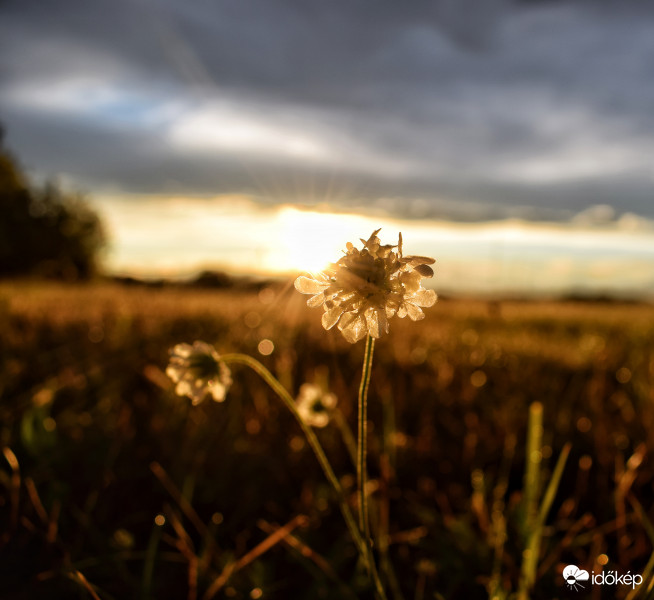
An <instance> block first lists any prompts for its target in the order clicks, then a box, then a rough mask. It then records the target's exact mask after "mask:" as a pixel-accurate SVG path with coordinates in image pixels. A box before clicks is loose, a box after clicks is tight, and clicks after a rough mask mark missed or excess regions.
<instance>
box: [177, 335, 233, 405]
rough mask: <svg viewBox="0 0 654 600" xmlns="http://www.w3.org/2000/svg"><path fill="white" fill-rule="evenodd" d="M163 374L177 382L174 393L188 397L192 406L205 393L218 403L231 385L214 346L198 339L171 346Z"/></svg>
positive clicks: (225, 366) (200, 400)
mask: <svg viewBox="0 0 654 600" xmlns="http://www.w3.org/2000/svg"><path fill="white" fill-rule="evenodd" d="M166 375H168V377H170V378H171V379H172V380H173V382H174V383H176V384H177V385H176V386H175V392H176V393H177V394H178V395H180V396H188V397H189V398H190V399H191V401H192V402H193V404H194V405H195V404H200V402H202V400H204V398H205V396H206V395H207V394H211V396H212V397H213V399H214V400H215V401H216V402H222V401H223V400H224V399H225V394H226V393H227V390H228V389H229V386H230V385H231V384H232V378H231V373H230V371H229V369H228V368H227V365H225V363H223V362H222V361H221V360H220V356H219V355H218V353H217V352H216V349H215V348H214V347H213V346H212V345H210V344H207V343H206V342H200V341H197V342H193V345H192V346H191V345H190V344H177V345H176V346H175V347H174V348H171V350H170V362H169V363H168V367H167V368H166Z"/></svg>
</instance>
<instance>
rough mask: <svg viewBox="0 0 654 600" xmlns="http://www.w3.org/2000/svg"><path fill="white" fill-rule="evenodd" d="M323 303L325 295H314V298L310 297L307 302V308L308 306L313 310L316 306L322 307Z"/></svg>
mask: <svg viewBox="0 0 654 600" xmlns="http://www.w3.org/2000/svg"><path fill="white" fill-rule="evenodd" d="M324 302H325V294H324V293H322V294H316V295H315V296H311V298H309V299H308V300H307V306H310V307H311V308H315V307H316V306H322V304H323V303H324Z"/></svg>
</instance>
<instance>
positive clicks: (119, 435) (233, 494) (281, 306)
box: [0, 282, 654, 600]
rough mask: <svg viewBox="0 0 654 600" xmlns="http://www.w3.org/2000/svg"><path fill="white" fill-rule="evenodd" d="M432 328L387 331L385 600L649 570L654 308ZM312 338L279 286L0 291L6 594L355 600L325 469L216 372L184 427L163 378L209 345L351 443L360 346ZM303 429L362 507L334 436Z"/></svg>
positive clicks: (576, 309)
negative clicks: (344, 428)
mask: <svg viewBox="0 0 654 600" xmlns="http://www.w3.org/2000/svg"><path fill="white" fill-rule="evenodd" d="M426 312H427V318H426V319H425V321H423V322H421V323H418V324H416V323H411V322H408V321H407V322H405V321H400V320H397V319H395V320H393V321H391V334H390V336H388V337H384V338H382V339H381V340H380V341H379V342H378V343H377V344H376V348H375V361H374V365H373V369H372V378H371V382H370V390H369V399H368V410H369V419H370V423H369V427H368V430H369V438H368V451H369V460H368V469H369V476H370V481H369V483H368V485H369V490H370V501H369V502H370V507H369V509H370V524H371V530H372V533H373V537H374V538H375V539H376V540H377V546H376V552H377V553H378V555H379V559H380V560H379V561H378V564H380V565H381V568H382V571H383V572H382V576H383V578H384V581H385V582H386V587H387V592H388V594H389V596H390V597H392V598H395V599H397V598H400V597H403V598H406V599H407V600H408V599H413V598H417V599H418V600H419V599H421V598H441V597H442V598H448V599H450V598H455V599H456V598H462V599H464V598H465V599H475V598H488V597H494V598H509V597H518V594H521V595H522V597H530V598H534V599H538V598H547V599H551V598H563V597H569V592H568V591H567V590H566V589H565V586H563V582H562V580H561V570H562V568H563V566H565V565H566V564H576V565H579V566H580V568H584V569H587V570H589V571H590V570H593V569H594V570H595V571H596V572H598V571H599V570H601V569H602V563H604V562H605V561H607V560H608V562H607V563H606V565H604V569H612V570H617V571H620V572H625V573H626V572H627V571H631V573H642V572H644V571H645V570H646V569H647V572H648V573H651V572H652V564H654V563H653V561H652V560H651V556H652V548H653V543H654V539H652V525H651V523H652V522H654V505H653V504H654V502H653V500H652V498H653V494H652V481H653V479H654V478H653V477H652V475H653V472H654V465H653V464H651V460H650V459H649V453H650V449H651V448H652V444H653V441H654V439H653V437H654V433H653V432H654V341H653V340H654V307H652V306H648V305H640V304H626V303H625V304H620V303H591V302H549V301H547V302H546V301H542V302H537V301H534V302H518V301H506V302H499V303H498V302H485V301H476V300H456V301H455V300H443V301H441V302H439V304H437V305H436V306H435V307H434V308H432V309H428V310H427V311H426ZM319 317H320V313H319V311H317V310H310V309H308V308H306V306H305V305H304V299H303V298H302V297H300V295H299V294H297V293H295V292H294V291H293V290H292V289H291V288H289V287H286V288H285V287H284V286H280V287H274V288H266V289H264V290H262V291H260V292H259V293H257V292H239V291H211V290H192V289H184V288H165V287H164V288H160V289H152V288H146V287H139V286H132V287H120V286H117V285H112V284H98V285H93V286H62V285H58V284H46V283H29V282H20V283H18V282H14V283H12V282H8V283H3V284H0V328H1V330H2V335H1V336H0V427H1V429H0V436H1V439H0V442H1V446H2V448H3V457H0V581H1V582H2V591H1V592H0V596H1V597H2V598H8V599H12V600H13V599H23V598H25V599H27V598H35V597H39V598H53V599H59V598H62V599H63V598H95V597H96V596H97V597H99V598H101V599H102V600H108V599H110V598H116V599H121V600H122V599H124V598H138V599H143V600H145V599H148V598H153V599H154V598H157V599H159V598H190V599H192V598H203V597H205V598H206V597H207V595H208V594H210V593H213V591H212V590H215V595H214V596H213V597H216V598H219V597H220V598H252V599H254V600H256V598H259V597H261V598H284V599H286V598H298V599H304V598H307V599H308V598H312V599H313V598H348V597H350V598H355V597H356V598H369V597H371V591H370V589H369V586H368V583H367V577H366V573H365V569H364V568H363V565H361V564H359V563H358V561H357V552H356V549H355V547H354V545H353V543H352V541H351V539H350V538H349V537H348V534H347V530H346V528H345V526H344V525H343V522H342V518H341V514H340V511H339V506H338V502H337V500H336V499H335V498H334V496H333V495H332V493H331V488H330V487H329V485H328V483H327V481H326V480H325V478H324V475H323V473H322V470H321V468H320V465H319V464H318V463H317V461H316V460H315V457H314V455H313V454H312V452H311V449H310V448H309V447H308V446H307V444H306V441H305V438H304V437H303V436H302V432H301V430H300V428H299V427H298V425H297V423H296V422H295V420H294V418H293V416H292V415H291V414H290V413H289V412H288V411H287V410H286V409H285V408H284V406H283V405H282V404H281V403H280V402H279V401H278V400H277V399H276V398H275V397H274V396H273V394H271V392H270V389H269V388H268V387H267V386H266V384H265V383H264V382H263V381H261V380H259V379H258V378H257V377H256V376H254V375H253V374H252V373H251V372H249V371H248V370H247V369H244V368H243V369H242V368H239V367H238V366H234V367H233V369H232V371H233V373H232V375H233V378H234V381H235V383H234V386H233V387H232V389H231V390H230V392H229V394H228V397H227V400H226V401H225V402H224V403H222V404H218V403H213V402H209V401H207V402H205V403H203V404H202V405H200V406H199V407H191V406H190V402H188V401H186V400H185V399H183V398H178V397H175V396H174V394H173V393H172V389H171V384H170V382H169V381H168V379H167V378H166V377H165V375H164V373H163V370H164V369H165V365H166V363H167V351H168V348H169V347H170V346H172V345H174V344H176V343H179V342H183V341H186V342H192V341H193V340H195V339H202V340H205V341H207V342H210V343H213V344H214V345H215V346H216V348H217V349H218V351H219V352H221V353H232V352H243V353H247V354H251V355H253V356H256V357H257V358H259V359H260V360H261V361H262V362H263V363H264V364H265V366H266V367H267V368H268V369H270V370H271V372H273V373H274V374H275V375H276V376H277V377H278V379H279V380H280V381H281V382H282V384H283V385H284V386H285V387H286V388H287V389H289V390H290V391H291V392H292V393H293V394H294V393H296V392H297V390H298V388H299V386H300V385H301V384H302V383H304V382H307V381H314V380H316V379H318V378H320V379H324V378H326V377H327V378H328V380H329V385H330V388H331V389H332V391H333V392H334V393H335V394H336V395H337V396H338V398H339V407H340V410H341V411H342V413H343V416H344V419H345V421H346V422H347V423H349V426H350V428H354V427H355V424H356V398H357V391H358V386H359V383H360V376H361V371H360V369H361V362H362V358H363V346H364V344H363V343H360V344H357V345H354V346H352V345H350V344H348V343H347V342H345V341H344V340H343V339H342V338H341V336H340V335H339V334H338V333H337V332H325V331H323V330H322V329H321V327H320V318H319ZM262 339H269V340H271V341H272V342H273V343H274V351H273V352H272V354H271V355H269V356H261V355H260V354H259V352H258V350H257V348H258V346H259V343H260V342H261V340H262ZM535 402H537V403H538V404H536V405H534V403H535ZM530 407H531V408H530ZM539 407H540V408H539ZM541 409H542V411H541V412H540V414H538V412H539V410H541ZM530 414H531V422H532V426H531V427H530V428H529V427H528V423H529V421H530ZM528 430H529V431H528ZM316 433H317V435H318V437H319V439H320V441H321V443H322V445H323V447H324V448H325V450H326V452H327V454H328V456H329V458H330V461H331V463H332V465H333V467H334V470H335V471H336V474H337V475H338V476H339V478H340V483H341V487H343V489H344V490H345V492H346V495H347V498H348V501H349V502H350V504H351V506H352V507H353V509H356V476H355V473H356V471H355V467H354V465H353V464H352V459H351V455H350V453H349V452H348V448H347V446H346V445H345V444H344V443H343V439H342V435H341V430H340V429H339V427H337V426H336V425H330V426H329V427H327V428H325V429H321V430H316ZM568 444H569V446H568ZM527 448H529V450H528V451H527V450H526V449H527ZM568 452H569V455H568ZM561 457H567V460H565V461H564V462H565V464H564V465H563V464H562V463H561ZM557 461H558V463H559V465H558V466H557ZM552 482H554V484H553V483H552ZM525 550H528V552H527V553H526V554H525ZM648 585H649V580H646V581H645V583H644V584H643V586H642V588H643V589H642V590H638V591H637V592H638V593H635V594H634V595H633V596H631V597H630V598H638V597H642V598H644V597H646V594H645V591H646V589H645V588H646V587H647V586H648ZM623 587H624V589H622V587H618V588H615V587H613V588H602V589H599V588H598V590H599V592H601V593H602V594H603V595H602V596H601V597H606V598H624V597H626V596H627V594H628V593H629V592H630V589H629V588H627V587H625V586H623ZM599 592H595V593H596V594H599ZM595 597H598V598H599V597H600V595H596V596H595Z"/></svg>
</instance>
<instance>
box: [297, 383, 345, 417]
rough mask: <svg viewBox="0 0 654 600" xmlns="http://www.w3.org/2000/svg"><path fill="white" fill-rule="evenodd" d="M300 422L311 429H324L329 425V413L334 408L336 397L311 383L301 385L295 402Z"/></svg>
mask: <svg viewBox="0 0 654 600" xmlns="http://www.w3.org/2000/svg"><path fill="white" fill-rule="evenodd" d="M295 403H296V407H297V411H298V412H299V413H300V416H301V417H302V420H303V421H304V422H305V423H306V424H307V425H311V426H312V427H324V426H325V425H327V423H329V413H330V411H331V409H332V408H334V407H335V406H336V396H334V394H331V393H327V392H324V391H323V390H322V388H320V386H317V385H315V384H313V383H303V384H302V385H301V386H300V393H299V394H298V397H297V399H296V401H295Z"/></svg>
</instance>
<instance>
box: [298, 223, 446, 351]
mask: <svg viewBox="0 0 654 600" xmlns="http://www.w3.org/2000/svg"><path fill="white" fill-rule="evenodd" d="M379 231H380V230H379V229H377V230H376V231H374V232H373V233H372V235H371V236H370V237H369V238H368V240H367V241H366V240H364V239H361V241H362V242H363V248H362V249H361V250H359V249H358V248H355V247H354V245H353V244H352V243H351V242H348V243H347V251H346V253H345V256H343V257H342V258H341V259H340V260H339V261H338V262H336V263H332V264H331V265H330V266H329V267H327V269H325V271H323V272H322V273H319V274H318V275H316V276H306V275H301V276H300V277H298V278H297V279H296V280H295V288H296V289H297V290H298V291H299V292H301V293H303V294H311V298H309V300H308V301H307V304H308V305H309V306H322V307H323V308H324V311H325V312H324V314H323V316H322V325H323V327H324V328H325V329H331V328H332V327H333V326H334V325H337V324H338V328H339V330H340V331H341V333H342V334H343V337H344V338H345V339H346V340H347V341H348V342H350V343H354V342H357V341H359V340H360V339H363V338H364V337H366V336H367V335H370V336H372V337H374V338H379V337H380V336H381V334H382V332H386V333H388V319H390V318H391V317H393V316H395V315H397V316H398V317H400V318H401V319H403V318H404V317H406V316H407V315H408V316H409V318H410V319H412V320H413V321H418V320H420V319H424V317H425V314H424V313H423V312H422V308H425V307H428V306H432V305H433V304H434V303H435V302H436V293H435V292H434V291H433V290H425V289H424V288H423V287H422V286H421V281H422V279H423V278H426V277H432V276H433V275H434V271H433V270H432V268H431V267H430V266H429V265H431V264H433V263H434V259H433V258H428V257H426V256H403V255H402V234H401V233H400V235H399V240H398V243H397V246H391V245H386V246H383V245H381V243H380V241H379V238H378V237H377V234H378V233H379ZM394 249H397V251H396V250H394Z"/></svg>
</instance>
